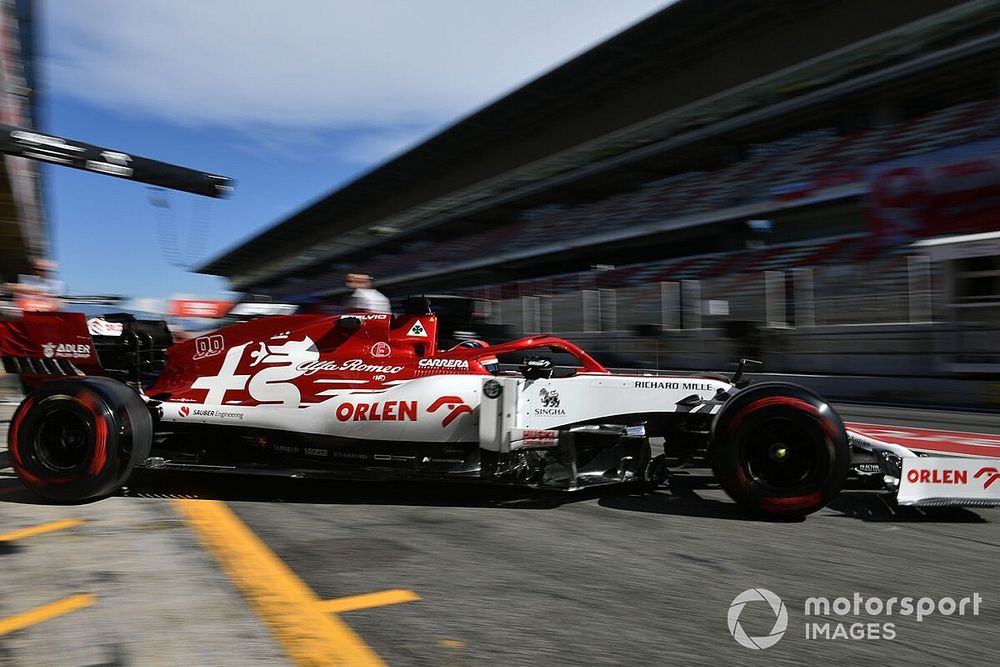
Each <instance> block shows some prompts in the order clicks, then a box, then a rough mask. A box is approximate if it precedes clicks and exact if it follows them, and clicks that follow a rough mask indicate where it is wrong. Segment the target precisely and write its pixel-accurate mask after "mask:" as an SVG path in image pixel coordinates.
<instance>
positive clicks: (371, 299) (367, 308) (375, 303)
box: [345, 273, 392, 313]
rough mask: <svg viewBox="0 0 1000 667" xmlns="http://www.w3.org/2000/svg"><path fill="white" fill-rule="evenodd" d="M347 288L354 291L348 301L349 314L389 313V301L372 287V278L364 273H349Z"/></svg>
mask: <svg viewBox="0 0 1000 667" xmlns="http://www.w3.org/2000/svg"><path fill="white" fill-rule="evenodd" d="M345 286H346V287H347V288H348V289H352V290H354V292H353V293H352V294H351V296H350V297H349V298H348V300H347V311H348V312H365V313H388V312H390V311H391V310H392V309H391V308H390V306H389V299H387V298H386V296H385V295H384V294H382V293H381V292H379V291H378V290H377V289H375V288H374V287H372V277H371V276H369V275H367V274H364V273H348V274H347V279H346V280H345Z"/></svg>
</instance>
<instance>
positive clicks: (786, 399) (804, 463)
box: [708, 382, 850, 517]
mask: <svg viewBox="0 0 1000 667" xmlns="http://www.w3.org/2000/svg"><path fill="white" fill-rule="evenodd" d="M708 455H709V460H710V462H711V465H712V470H713V471H714V472H715V476H716V478H717V479H718V480H719V483H720V484H721V485H722V488H723V489H725V490H726V493H728V494H729V495H730V497H732V498H733V500H735V501H736V502H737V503H739V504H740V505H742V506H743V507H745V508H746V509H748V510H750V511H751V513H754V514H764V515H769V516H786V517H801V516H805V515H806V514H811V513H812V512H815V511H816V510H818V509H820V508H822V507H823V506H825V505H826V504H827V503H828V502H829V501H830V500H832V499H833V497H834V496H836V495H837V493H839V492H840V489H841V487H843V485H844V480H845V479H846V478H847V473H848V469H849V467H850V447H849V445H848V440H847V431H845V430H844V424H843V422H842V421H841V420H840V416H839V415H838V414H837V413H836V412H835V411H834V410H833V408H831V407H830V406H829V405H827V404H826V402H825V401H824V400H823V399H821V398H820V397H819V396H817V395H815V394H813V393H812V392H811V391H809V390H808V389H806V388H804V387H800V386H798V385H792V384H786V383H779V382H769V383H764V384H758V385H752V386H751V387H749V388H747V389H744V390H743V391H740V392H738V393H737V394H736V395H735V396H733V398H732V399H730V400H729V401H728V402H727V403H726V404H725V405H724V406H723V408H722V410H720V411H719V414H718V415H717V416H716V419H715V422H714V424H713V426H712V436H711V440H710V442H709V448H708Z"/></svg>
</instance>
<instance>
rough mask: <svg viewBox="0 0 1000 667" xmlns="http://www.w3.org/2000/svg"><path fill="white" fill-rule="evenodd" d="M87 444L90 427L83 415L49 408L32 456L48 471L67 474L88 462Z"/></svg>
mask: <svg viewBox="0 0 1000 667" xmlns="http://www.w3.org/2000/svg"><path fill="white" fill-rule="evenodd" d="M90 441H91V429H90V424H89V422H88V420H87V419H86V418H85V417H84V416H83V415H81V414H80V413H79V412H77V411H76V410H73V409H68V408H52V409H50V410H48V411H47V412H46V413H45V414H44V415H43V416H42V418H41V423H40V425H39V428H38V433H37V435H36V436H35V447H34V450H35V455H36V458H37V460H38V462H39V463H40V464H41V465H42V466H43V467H45V468H46V469H48V470H49V471H52V472H57V473H64V472H68V471H70V470H73V469H75V468H78V467H80V466H81V465H83V464H84V463H86V461H87V460H88V459H89V457H90V448H91V447H90V444H91V443H90Z"/></svg>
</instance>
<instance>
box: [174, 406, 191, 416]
mask: <svg viewBox="0 0 1000 667" xmlns="http://www.w3.org/2000/svg"><path fill="white" fill-rule="evenodd" d="M177 412H179V413H180V415H181V417H187V416H188V415H189V414H191V408H189V407H188V406H186V405H182V406H181V409H180V410H178V411H177Z"/></svg>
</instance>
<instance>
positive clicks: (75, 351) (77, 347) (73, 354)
mask: <svg viewBox="0 0 1000 667" xmlns="http://www.w3.org/2000/svg"><path fill="white" fill-rule="evenodd" d="M42 354H43V355H45V358H46V359H52V358H53V357H55V358H57V359H86V358H88V357H90V346H89V345H86V344H83V343H80V344H74V343H43V344H42Z"/></svg>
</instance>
